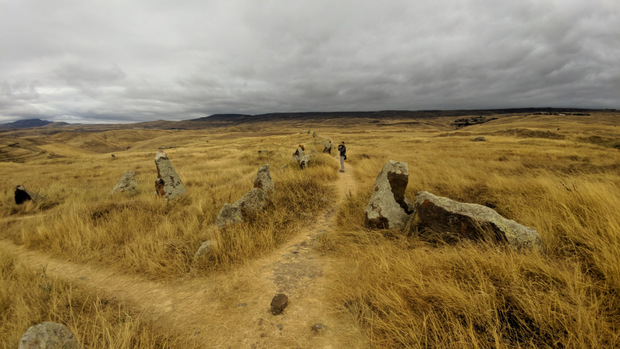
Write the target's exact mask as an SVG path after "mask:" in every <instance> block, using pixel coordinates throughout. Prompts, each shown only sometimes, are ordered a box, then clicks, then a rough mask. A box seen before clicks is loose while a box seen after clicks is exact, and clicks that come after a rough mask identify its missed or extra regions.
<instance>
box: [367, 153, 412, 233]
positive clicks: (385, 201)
mask: <svg viewBox="0 0 620 349" xmlns="http://www.w3.org/2000/svg"><path fill="white" fill-rule="evenodd" d="M408 182H409V165H408V164H407V163H406V162H400V161H394V160H390V161H388V163H387V164H386V165H385V166H383V169H382V170H381V172H379V175H378V176H377V179H376V180H375V185H374V186H373V189H372V195H371V196H370V200H369V201H368V205H367V206H366V222H365V223H366V225H367V226H369V227H371V228H380V229H383V228H390V229H393V228H399V229H402V228H404V227H405V226H406V225H407V222H408V220H409V217H410V215H411V213H413V205H412V204H411V202H410V201H409V200H407V199H406V198H405V189H407V183H408Z"/></svg>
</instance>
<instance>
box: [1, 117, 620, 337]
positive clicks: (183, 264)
mask: <svg viewBox="0 0 620 349" xmlns="http://www.w3.org/2000/svg"><path fill="white" fill-rule="evenodd" d="M450 120H452V118H436V119H424V120H420V121H419V123H411V120H397V119H394V120H382V121H381V122H380V123H377V122H376V121H374V120H353V121H346V120H344V121H343V120H338V122H329V123H325V124H324V125H321V124H320V123H317V122H297V121H294V122H289V123H287V122H280V123H274V124H259V125H249V126H235V127H229V128H219V129H214V130H197V131H158V130H149V131H146V130H122V131H108V132H102V133H96V134H77V135H75V134H74V135H72V134H58V135H54V136H45V137H40V138H39V139H37V138H36V137H30V138H31V139H29V140H28V141H27V142H26V141H24V144H26V143H27V144H28V146H29V147H30V149H32V150H29V151H30V152H31V154H36V155H32V156H31V157H28V154H26V153H25V152H24V151H23V150H20V151H21V152H22V153H20V154H18V155H19V156H21V157H20V161H23V162H22V163H7V162H3V163H0V183H2V187H1V188H0V215H1V217H3V218H2V221H0V225H1V226H0V228H1V230H2V231H3V233H2V238H9V239H11V240H13V241H14V242H16V243H19V244H24V245H26V246H28V247H29V248H33V249H41V250H44V251H48V252H50V253H52V254H54V255H57V256H59V257H60V258H65V259H69V260H72V261H75V262H79V263H89V264H93V265H99V266H102V267H106V268H116V269H119V270H124V271H126V272H128V273H137V274H142V275H146V276H148V277H150V278H166V279H171V280H174V279H175V278H180V277H185V278H186V277H191V276H192V275H195V274H204V273H209V272H211V271H213V270H227V269H228V268H230V266H232V265H235V264H237V263H244V261H247V260H248V259H251V258H255V257H257V256H259V255H262V254H265V253H268V252H269V251H270V250H272V249H273V248H274V246H277V245H278V244H279V243H281V242H282V241H284V240H285V239H286V237H287V235H288V234H290V232H291V231H294V230H295V229H296V228H297V227H298V226H299V225H300V224H303V223H304V221H307V220H308V219H311V217H312V216H313V215H315V214H317V212H318V211H320V209H321V206H322V205H325V204H326V202H329V199H330V197H331V195H330V189H329V187H328V185H329V182H330V181H331V180H333V178H334V176H335V175H336V171H335V170H336V165H335V163H334V162H333V161H331V160H329V159H328V158H327V157H325V156H322V155H321V156H320V157H319V158H318V160H319V161H318V162H317V163H316V167H314V168H310V169H309V170H308V171H305V172H303V173H300V172H299V171H296V170H295V169H294V168H292V167H291V166H289V168H287V169H280V166H281V165H282V164H284V163H288V162H289V159H290V153H292V151H293V150H294V147H295V145H296V144H298V143H304V144H306V145H310V148H314V149H316V150H320V149H321V147H320V145H318V144H313V143H312V141H313V140H312V138H311V137H310V136H307V135H304V134H301V133H297V134H296V133H295V132H300V131H302V130H304V131H305V130H307V129H313V130H318V131H319V133H321V134H323V133H325V135H326V136H330V137H332V139H333V141H334V144H336V143H337V142H339V141H340V139H341V138H342V139H344V140H346V141H347V144H348V148H349V160H348V163H349V164H350V165H353V166H354V167H355V174H356V178H357V180H358V182H359V184H358V194H357V195H355V196H351V197H350V198H349V200H348V202H347V204H346V205H345V206H343V207H341V209H340V212H339V224H340V225H339V229H338V231H335V232H331V233H329V234H326V235H325V236H323V237H322V248H323V249H324V250H325V251H326V252H328V253H330V254H331V255H333V256H336V257H338V256H342V258H341V263H342V267H341V268H340V269H339V270H341V275H340V276H339V279H338V280H336V281H335V284H334V287H333V290H334V291H333V295H332V297H333V300H334V304H335V305H336V306H337V307H340V308H344V309H346V310H347V311H350V312H351V313H352V314H353V315H354V316H355V317H356V318H357V319H359V323H360V325H361V326H362V327H363V328H364V330H365V333H366V334H367V335H368V337H369V338H370V339H371V343H373V344H374V345H376V346H385V347H398V346H402V347H416V346H432V347H436V346H448V347H450V346H451V347H462V346H469V347H506V346H525V347H527V346H554V345H555V346H559V345H563V346H568V347H592V346H613V345H619V343H618V341H619V339H618V336H617V335H616V333H617V332H618V328H617V324H618V323H620V314H619V312H618V310H617V309H620V304H619V302H618V301H619V298H618V291H620V268H619V267H618V266H619V265H620V260H618V259H619V258H620V257H619V256H620V241H619V239H620V238H619V236H620V235H619V234H620V222H619V215H618V212H620V202H619V201H618V200H619V199H618V198H620V189H618V188H620V176H619V175H618V158H619V156H618V150H617V149H615V148H614V146H615V145H616V144H615V143H614V142H615V140H617V139H618V136H619V135H618V133H619V132H618V130H617V129H616V125H617V124H618V122H617V120H618V116H617V115H606V114H604V113H599V114H596V115H594V116H592V117H558V116H537V117H524V116H518V115H515V116H503V117H501V118H500V119H499V120H495V121H493V122H490V123H488V124H484V125H478V126H470V127H467V128H464V129H461V130H458V131H454V130H452V129H451V128H450V127H449V126H448V123H449V121H450ZM558 128H559V129H558ZM478 135H483V136H485V137H486V139H487V142H472V141H471V139H473V138H474V137H475V136H478ZM17 140H18V141H19V139H17ZM37 147H38V148H37ZM127 147H129V149H127ZM159 147H166V148H168V147H171V148H170V149H168V150H166V152H167V153H168V155H169V156H170V158H171V160H172V163H173V165H174V166H175V168H176V170H177V172H178V173H179V174H180V176H181V178H182V179H183V181H184V183H185V185H186V187H187V188H188V191H189V193H190V194H189V195H188V196H187V197H185V198H183V199H181V200H178V201H175V202H172V203H171V204H166V203H165V202H163V201H161V200H159V199H156V198H154V196H153V187H152V185H153V181H154V179H155V176H156V173H155V168H154V163H153V159H154V155H155V151H156V150H157V148H159ZM38 149H44V150H46V151H47V152H46V153H40V152H37V151H38ZM262 149H264V150H273V151H274V153H273V155H268V156H262V157H261V156H259V155H258V154H257V150H262ZM2 150H3V151H6V152H5V153H4V156H5V157H7V158H10V156H11V153H10V152H11V151H17V150H16V149H15V148H9V147H4V148H2ZM111 152H114V154H115V157H114V158H112V157H111V155H110V153H111ZM389 159H394V160H400V161H407V162H408V163H409V169H410V173H411V175H410V180H409V187H408V190H407V195H408V196H409V197H410V198H412V197H413V196H414V194H415V192H416V191H418V190H428V191H431V192H433V193H435V194H438V195H443V196H448V197H450V198H453V199H456V200H461V201H467V202H476V203H480V204H486V205H491V206H494V207H495V208H496V210H498V212H500V213H501V214H503V215H504V216H507V217H508V218H511V219H514V220H516V221H518V222H520V223H523V224H525V225H528V226H532V227H534V228H536V229H537V230H538V231H539V232H540V234H541V236H542V238H543V241H544V242H545V244H546V246H547V247H546V249H545V251H544V254H531V253H514V252H511V251H506V250H504V249H501V248H500V249H498V248H497V247H495V246H485V245H475V244H466V243H464V244H462V245H458V246H446V245H443V244H441V243H440V242H437V241H435V242H433V243H429V242H425V241H422V240H420V239H418V238H416V237H415V236H410V237H407V236H405V235H403V234H398V233H394V232H387V231H379V232H376V231H367V230H366V229H365V228H364V227H363V226H362V224H361V223H362V222H363V210H364V208H365V205H366V203H367V199H368V197H369V195H370V188H371V186H372V183H373V181H374V179H375V177H376V175H377V173H378V171H379V170H380V168H381V167H382V166H383V164H384V163H385V162H386V161H387V160H389ZM264 163H269V164H271V170H272V171H271V172H272V177H273V178H274V181H275V182H276V190H277V192H278V194H277V197H276V199H275V205H274V207H273V208H271V209H270V211H268V214H267V215H265V216H263V217H261V218H260V219H259V220H258V221H256V222H253V223H248V224H243V225H241V226H240V227H239V228H238V231H237V234H235V235H234V237H233V236H232V235H230V234H229V235H224V236H222V235H221V234H220V233H219V232H218V231H217V230H215V229H213V228H212V226H213V222H214V220H215V217H216V215H217V212H218V210H219V209H220V208H221V206H222V205H223V204H224V203H227V202H234V201H235V200H236V199H237V198H238V197H240V196H241V195H242V194H243V193H244V192H245V191H247V190H248V189H250V188H251V183H252V180H253V177H254V175H255V172H256V169H257V168H258V167H259V166H260V165H262V164H264ZM127 170H133V171H135V172H136V175H137V177H138V182H139V183H140V189H139V191H138V192H137V193H136V194H134V195H124V194H117V195H114V196H110V195H109V190H111V188H112V187H113V186H114V184H115V183H116V181H117V180H118V178H120V175H121V174H122V173H123V172H125V171H127ZM17 184H24V185H26V187H28V188H31V189H33V190H36V191H41V193H42V194H44V195H46V196H48V197H49V199H50V200H48V201H47V202H46V203H44V204H41V205H33V204H27V205H23V206H16V205H15V204H14V203H13V202H12V191H13V189H14V186H15V185H17ZM322 198H324V199H323V200H321V199H322ZM207 239H212V240H215V241H217V242H218V248H217V249H216V254H215V257H214V258H213V260H211V261H210V262H208V263H201V264H199V265H196V264H194V263H192V261H191V257H192V256H193V253H194V252H195V250H196V249H197V247H198V246H199V245H200V243H201V242H202V241H203V240H207ZM10 264H11V263H10V262H6V263H4V264H3V265H5V266H6V265H10ZM3 268H4V269H3V271H2V272H3V277H5V279H3V280H8V279H6V278H13V279H11V280H15V278H16V277H17V276H8V277H7V276H5V275H9V274H10V275H20V276H18V277H17V279H18V281H11V282H12V283H13V285H14V286H12V287H13V288H12V289H15V287H17V289H22V290H23V291H22V292H17V295H19V294H24V295H26V294H29V293H28V292H29V291H26V290H27V289H32V288H33V287H32V284H31V283H32V281H28V280H30V279H32V277H30V276H28V275H29V274H28V273H31V274H30V275H32V273H35V274H36V272H32V271H28V270H26V268H25V267H19V268H17V269H16V268H13V267H11V268H12V269H11V268H9V267H6V268H5V267H3ZM7 270H8V271H7ZM15 270H17V271H15ZM21 275H25V276H24V277H22V276H21ZM15 282H17V284H16V283H15ZM6 284H7V283H5V282H3V283H2V285H6ZM15 285H17V286H15ZM2 290H3V293H2V294H3V297H4V298H2V302H0V305H2V306H3V307H5V308H11V306H10V304H14V302H15V299H14V298H11V297H15V294H16V293H14V292H8V291H7V290H8V289H7V288H6V287H4V286H2ZM80 292H82V291H80ZM76 294H77V296H76V297H77V299H78V300H80V301H81V302H82V303H84V302H85V301H84V299H90V300H91V301H96V297H94V298H93V296H92V295H89V294H88V293H87V292H86V291H84V293H76ZM40 297H43V296H42V295H40V294H38V293H35V294H32V295H28V296H25V298H30V299H31V300H29V301H28V302H27V303H28V304H27V305H26V306H24V307H22V308H15V307H13V308H15V309H21V310H18V311H17V312H16V313H10V315H7V316H8V317H5V318H3V319H2V321H1V322H0V331H1V332H3V333H4V332H5V331H10V332H7V333H10V334H11V338H13V341H12V342H10V343H14V339H15V338H18V336H19V335H20V334H21V333H23V331H24V330H25V328H27V325H28V324H32V323H35V322H37V321H41V320H44V319H55V318H54V316H51V315H49V314H52V312H51V311H50V310H49V309H46V308H45V306H44V305H42V304H41V303H40V302H39V301H36V300H37V299H39V298H40ZM61 297H69V296H67V295H64V296H61ZM89 297H90V298H89ZM54 304H56V303H54ZM93 304H94V303H93ZM33 309H35V310H34V311H35V312H36V313H37V314H47V315H38V316H34V317H33V316H32V313H31V312H32V311H33ZM124 311H126V312H130V311H131V310H124ZM96 314H97V312H93V311H88V312H85V314H84V316H85V317H86V318H88V319H90V320H92V319H95V318H96V317H97V316H98V315H96ZM63 319H65V321H67V320H66V319H67V318H66V317H65V318H63ZM71 321H75V320H71ZM82 322H87V320H80V321H76V326H78V325H77V323H82ZM12 323H13V324H15V323H17V324H20V325H19V326H17V327H19V328H17V327H15V326H13V327H11V326H9V324H12ZM119 326H120V327H122V326H124V325H122V324H119V323H117V322H114V321H108V322H107V323H106V324H105V325H102V328H104V330H105V331H110V332H113V333H115V332H114V331H119V328H120V327H119ZM85 328H86V329H80V331H81V332H85V333H94V332H93V331H95V330H93V329H89V328H88V327H85ZM149 328H150V327H149V325H148V323H147V324H144V325H139V326H138V325H137V326H136V327H135V328H132V329H130V331H129V332H128V333H127V334H124V335H123V336H125V337H127V336H128V337H131V336H137V337H140V338H149V339H148V340H149V341H150V342H148V341H145V343H155V342H157V343H174V341H176V340H178V338H176V337H175V334H174V333H165V332H164V333H163V337H157V335H155V332H149V331H155V330H152V329H151V330H149ZM144 329H146V330H144ZM99 330H101V329H99ZM20 331H21V332H20ZM132 331H133V332H132ZM141 331H142V332H141ZM144 331H146V332H144ZM2 337H4V336H2ZM153 341H155V342H153ZM166 341H168V342H166ZM6 343H9V342H6ZM6 343H3V344H4V345H5V346H6V345H8V346H12V344H6ZM97 343H98V344H92V346H93V347H98V346H101V347H105V346H106V345H105V344H100V343H105V342H103V341H99V342H97Z"/></svg>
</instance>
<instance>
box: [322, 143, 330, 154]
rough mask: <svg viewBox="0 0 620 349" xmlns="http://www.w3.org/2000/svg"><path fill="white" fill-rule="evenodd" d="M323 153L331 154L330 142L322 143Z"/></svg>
mask: <svg viewBox="0 0 620 349" xmlns="http://www.w3.org/2000/svg"><path fill="white" fill-rule="evenodd" d="M323 153H327V154H329V155H331V154H332V141H330V140H328V141H326V142H323Z"/></svg>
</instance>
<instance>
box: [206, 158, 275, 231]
mask: <svg viewBox="0 0 620 349" xmlns="http://www.w3.org/2000/svg"><path fill="white" fill-rule="evenodd" d="M253 186H254V187H253V188H252V189H250V191H248V192H247V193H245V194H244V195H243V196H242V197H241V198H240V199H239V200H237V201H236V202H235V203H234V204H225V205H224V207H222V209H221V210H220V212H219V213H218V214H217V218H216V219H215V225H216V226H217V227H218V228H219V229H223V228H225V227H227V226H229V225H231V224H234V223H239V222H243V221H244V220H245V219H246V218H253V217H255V216H256V215H257V214H259V213H260V212H262V211H264V210H265V208H266V207H267V205H268V204H269V202H271V200H272V198H273V193H274V185H273V180H272V179H271V174H270V173H269V165H263V166H261V167H260V168H259V169H258V172H257V173H256V178H255V179H254V185H253Z"/></svg>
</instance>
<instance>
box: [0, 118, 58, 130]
mask: <svg viewBox="0 0 620 349" xmlns="http://www.w3.org/2000/svg"><path fill="white" fill-rule="evenodd" d="M51 123H52V122H51V121H47V120H41V119H26V120H17V121H14V122H9V123H6V124H0V128H2V129H16V128H29V127H41V126H45V125H49V124H51Z"/></svg>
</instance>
